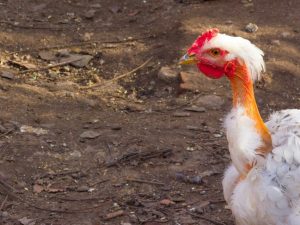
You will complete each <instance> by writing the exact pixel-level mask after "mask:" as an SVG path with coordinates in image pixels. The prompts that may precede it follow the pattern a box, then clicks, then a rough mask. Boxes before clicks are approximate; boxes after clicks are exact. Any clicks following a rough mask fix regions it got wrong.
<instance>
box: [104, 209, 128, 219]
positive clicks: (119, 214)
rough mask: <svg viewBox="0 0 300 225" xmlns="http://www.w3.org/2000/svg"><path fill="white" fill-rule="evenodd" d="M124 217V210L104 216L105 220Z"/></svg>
mask: <svg viewBox="0 0 300 225" xmlns="http://www.w3.org/2000/svg"><path fill="white" fill-rule="evenodd" d="M123 215H124V210H118V211H116V212H112V213H108V214H106V215H105V216H104V219H105V220H110V219H113V218H116V217H119V216H123Z"/></svg>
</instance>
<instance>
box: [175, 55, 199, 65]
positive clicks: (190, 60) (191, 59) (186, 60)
mask: <svg viewBox="0 0 300 225" xmlns="http://www.w3.org/2000/svg"><path fill="white" fill-rule="evenodd" d="M197 63H198V60H197V58H196V55H189V54H188V53H187V54H185V55H184V56H182V57H181V59H180V61H179V64H180V65H191V64H197Z"/></svg>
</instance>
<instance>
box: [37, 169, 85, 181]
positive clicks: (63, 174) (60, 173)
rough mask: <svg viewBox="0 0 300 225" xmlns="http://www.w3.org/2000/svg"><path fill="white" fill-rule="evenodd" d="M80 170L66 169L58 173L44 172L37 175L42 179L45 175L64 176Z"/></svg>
mask: <svg viewBox="0 0 300 225" xmlns="http://www.w3.org/2000/svg"><path fill="white" fill-rule="evenodd" d="M80 172H81V170H68V171H62V172H58V173H45V174H43V175H41V176H39V177H38V178H39V179H42V178H45V177H49V176H53V177H55V176H65V175H70V174H73V173H80Z"/></svg>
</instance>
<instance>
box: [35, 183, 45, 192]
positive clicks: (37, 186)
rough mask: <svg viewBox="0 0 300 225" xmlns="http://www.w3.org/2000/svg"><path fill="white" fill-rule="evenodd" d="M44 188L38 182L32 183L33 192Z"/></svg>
mask: <svg viewBox="0 0 300 225" xmlns="http://www.w3.org/2000/svg"><path fill="white" fill-rule="evenodd" d="M43 190H44V187H43V186H42V185H39V184H35V185H33V192H34V193H41V192H42V191H43Z"/></svg>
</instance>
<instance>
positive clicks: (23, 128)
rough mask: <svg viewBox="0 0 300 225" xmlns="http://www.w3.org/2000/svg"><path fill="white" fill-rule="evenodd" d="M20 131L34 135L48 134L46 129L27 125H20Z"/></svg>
mask: <svg viewBox="0 0 300 225" xmlns="http://www.w3.org/2000/svg"><path fill="white" fill-rule="evenodd" d="M20 131H21V133H31V134H36V135H43V134H48V130H45V129H43V128H36V127H32V126H28V125H22V126H21V127H20Z"/></svg>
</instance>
